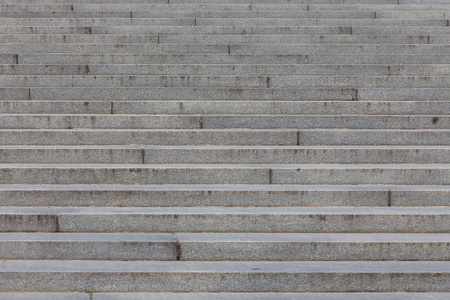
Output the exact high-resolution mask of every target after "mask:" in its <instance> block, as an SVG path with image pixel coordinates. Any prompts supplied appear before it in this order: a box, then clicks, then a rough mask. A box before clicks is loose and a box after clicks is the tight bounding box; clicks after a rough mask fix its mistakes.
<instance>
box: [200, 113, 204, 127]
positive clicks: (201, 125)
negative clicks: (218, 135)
mask: <svg viewBox="0 0 450 300" xmlns="http://www.w3.org/2000/svg"><path fill="white" fill-rule="evenodd" d="M200 129H203V116H200Z"/></svg>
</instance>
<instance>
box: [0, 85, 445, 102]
mask: <svg viewBox="0 0 450 300" xmlns="http://www.w3.org/2000/svg"><path fill="white" fill-rule="evenodd" d="M449 91H450V89H448V88H398V89H397V88H358V89H355V88H353V89H351V88H350V89H349V88H345V89H335V88H323V89H319V88H317V89H314V88H226V87H210V88H208V87H184V88H183V87H181V88H180V87H178V88H177V87H172V88H164V87H162V88H158V87H155V88H133V87H129V88H107V87H103V88H72V87H70V88H69V87H68V88H64V89H59V88H51V87H48V88H42V87H32V88H0V100H79V101H84V100H106V99H107V100H134V101H136V100H149V101H157V100H230V101H242V100H245V101H248V100H257V101H258V100H259V101H263V100H284V101H292V100H297V101H300V100H349V101H354V100H363V101H411V100H419V101H420V100H440V101H442V100H448V99H449V98H448V97H449Z"/></svg>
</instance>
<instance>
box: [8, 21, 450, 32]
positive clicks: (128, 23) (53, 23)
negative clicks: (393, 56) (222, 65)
mask: <svg viewBox="0 0 450 300" xmlns="http://www.w3.org/2000/svg"><path fill="white" fill-rule="evenodd" d="M447 22H448V21H447V19H442V20H426V19H425V20H423V19H402V18H399V19H345V18H338V19H337V18H332V19H330V18H319V19H317V18H302V19H298V18H195V17H194V18H101V17H100V18H86V17H85V18H75V17H74V18H62V17H60V18H56V17H55V18H52V17H49V18H2V19H0V26H28V27H29V26H94V27H101V28H105V27H110V26H116V27H118V26H166V27H168V26H176V27H178V28H174V29H172V32H176V30H177V29H178V30H184V28H182V27H180V26H189V27H191V28H194V27H195V26H201V27H204V26H209V27H216V26H228V27H234V26H236V24H239V25H238V28H242V27H248V26H265V27H274V26H276V27H292V26H295V27H304V26H308V27H309V26H325V27H329V26H332V27H350V26H367V27H371V28H373V30H377V27H379V26H381V27H385V26H391V27H400V29H399V30H407V29H401V28H403V27H404V28H408V27H411V26H413V27H414V28H418V27H419V26H420V27H421V26H433V27H434V26H438V27H441V28H442V30H443V29H444V28H445V27H447ZM219 29H220V28H219ZM166 30H168V29H166ZM192 30H195V29H192ZM427 32H430V31H427ZM318 34H319V33H318Z"/></svg>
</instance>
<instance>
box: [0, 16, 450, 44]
mask: <svg viewBox="0 0 450 300" xmlns="http://www.w3.org/2000/svg"><path fill="white" fill-rule="evenodd" d="M82 20H85V19H82ZM0 21H1V20H0ZM80 21H81V20H80ZM55 25H56V24H55ZM175 25H176V24H174V25H173V26H108V27H105V26H103V27H102V26H0V33H1V34H86V35H95V34H129V35H141V34H160V35H168V37H166V38H175V37H176V36H182V35H189V34H190V35H201V34H203V35H208V34H209V35H213V34H214V35H227V34H228V35H246V36H247V37H249V38H251V37H252V35H280V34H283V35H319V36H320V35H334V36H336V35H339V38H341V39H344V38H347V39H358V38H359V39H362V38H363V37H365V38H366V39H367V38H369V37H372V36H378V37H379V39H380V38H385V39H388V38H390V39H393V38H394V36H413V37H421V36H425V37H427V36H429V35H430V33H432V34H433V36H446V35H448V34H449V31H450V29H449V28H448V27H442V26H433V27H431V26H427V27H417V26H414V27H411V26H379V27H373V26H366V27H364V26H352V27H345V26H344V27H342V26H183V27H181V26H175ZM347 35H350V36H347ZM174 36H175V37H174ZM17 38H19V37H17ZM372 40H374V38H372ZM375 41H376V40H375Z"/></svg>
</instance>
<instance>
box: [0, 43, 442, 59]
mask: <svg viewBox="0 0 450 300" xmlns="http://www.w3.org/2000/svg"><path fill="white" fill-rule="evenodd" d="M449 47H450V46H449V45H428V44H423V45H420V44H418V45H395V44H390V45H377V44H373V45H372V44H360V45H349V44H336V45H334V44H330V45H322V44H315V45H308V44H304V45H295V44H278V45H272V44H260V45H245V44H242V45H235V44H232V45H226V44H221V45H217V44H214V43H212V44H211V45H206V44H204V45H196V44H195V43H194V44H191V45H184V44H124V45H120V47H118V46H117V45H111V44H69V43H66V44H64V43H59V44H53V43H52V44H48V43H47V44H36V43H22V44H19V43H17V44H16V43H14V44H11V43H9V44H7V43H5V44H2V48H1V52H0V53H4V54H10V53H77V54H83V53H140V54H144V53H149V54H152V53H155V54H162V53H174V54H176V53H180V54H181V53H190V54H196V53H209V54H214V53H217V54H230V53H231V54H291V55H292V54H302V55H310V57H311V58H314V57H320V56H321V55H340V54H358V55H368V54H369V55H370V54H371V55H380V54H389V55H394V57H395V55H403V56H405V55H416V56H422V55H427V54H430V53H431V54H433V55H442V56H448V53H449Z"/></svg>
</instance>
